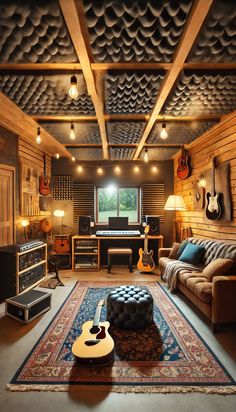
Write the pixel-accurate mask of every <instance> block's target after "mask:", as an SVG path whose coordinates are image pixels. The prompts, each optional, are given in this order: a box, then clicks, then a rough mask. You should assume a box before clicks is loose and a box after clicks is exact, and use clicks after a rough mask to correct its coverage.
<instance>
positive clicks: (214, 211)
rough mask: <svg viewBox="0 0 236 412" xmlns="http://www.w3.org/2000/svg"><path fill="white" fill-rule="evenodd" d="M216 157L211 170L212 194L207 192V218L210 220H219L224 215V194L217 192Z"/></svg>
mask: <svg viewBox="0 0 236 412" xmlns="http://www.w3.org/2000/svg"><path fill="white" fill-rule="evenodd" d="M216 166H217V165H216V157H213V159H212V169H211V192H207V195H206V197H207V206H206V217H207V219H210V220H218V219H220V217H221V215H222V207H221V201H222V196H223V195H222V193H218V192H216V190H215V169H216Z"/></svg>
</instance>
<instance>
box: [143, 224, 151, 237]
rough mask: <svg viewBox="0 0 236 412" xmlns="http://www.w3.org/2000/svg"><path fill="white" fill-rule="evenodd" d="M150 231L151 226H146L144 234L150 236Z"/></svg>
mask: <svg viewBox="0 0 236 412" xmlns="http://www.w3.org/2000/svg"><path fill="white" fill-rule="evenodd" d="M149 230H150V226H149V225H147V226H145V229H144V234H145V235H148V233H149Z"/></svg>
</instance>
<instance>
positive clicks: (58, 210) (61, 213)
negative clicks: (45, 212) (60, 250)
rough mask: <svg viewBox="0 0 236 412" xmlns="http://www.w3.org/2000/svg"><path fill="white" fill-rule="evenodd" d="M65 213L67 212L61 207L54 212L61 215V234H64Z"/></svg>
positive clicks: (55, 214) (54, 214) (58, 215)
mask: <svg viewBox="0 0 236 412" xmlns="http://www.w3.org/2000/svg"><path fill="white" fill-rule="evenodd" d="M64 215H65V212H64V210H61V209H56V210H54V212H53V216H56V217H61V234H62V235H63V217H64Z"/></svg>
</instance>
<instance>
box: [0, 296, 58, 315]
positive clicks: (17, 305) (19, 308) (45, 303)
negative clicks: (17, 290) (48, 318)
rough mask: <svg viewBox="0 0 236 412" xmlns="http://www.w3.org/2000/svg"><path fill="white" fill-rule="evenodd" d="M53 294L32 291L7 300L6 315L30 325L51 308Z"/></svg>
mask: <svg viewBox="0 0 236 412" xmlns="http://www.w3.org/2000/svg"><path fill="white" fill-rule="evenodd" d="M51 296H52V295H51V293H49V292H40V291H39V290H30V291H28V292H25V293H22V294H21V295H18V296H14V297H13V298H9V299H6V315H7V316H10V317H11V318H13V319H16V320H18V321H19V322H21V323H30V322H31V321H32V320H33V319H35V318H37V317H38V316H40V315H42V313H44V312H46V311H48V310H49V309H50V308H51Z"/></svg>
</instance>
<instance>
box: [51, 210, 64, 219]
mask: <svg viewBox="0 0 236 412" xmlns="http://www.w3.org/2000/svg"><path fill="white" fill-rule="evenodd" d="M64 214H65V212H64V210H61V209H56V210H54V212H53V215H54V216H56V217H63V216H64Z"/></svg>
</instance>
